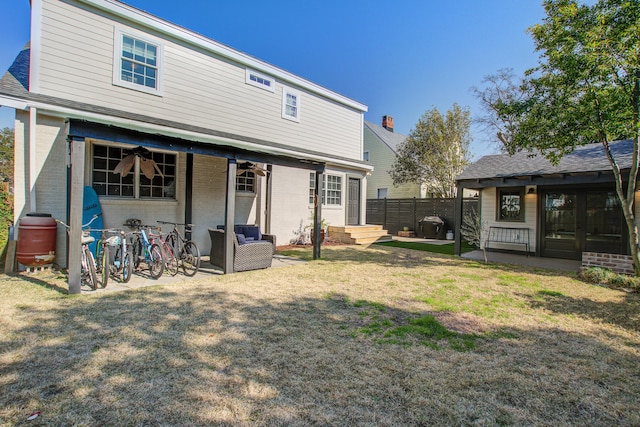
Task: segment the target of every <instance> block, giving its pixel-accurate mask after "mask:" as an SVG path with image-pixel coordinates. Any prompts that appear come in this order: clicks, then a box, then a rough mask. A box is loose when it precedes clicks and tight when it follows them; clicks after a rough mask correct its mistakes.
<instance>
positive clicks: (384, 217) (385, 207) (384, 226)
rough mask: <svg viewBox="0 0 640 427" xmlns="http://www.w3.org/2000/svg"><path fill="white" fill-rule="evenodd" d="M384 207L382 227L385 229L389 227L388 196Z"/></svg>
mask: <svg viewBox="0 0 640 427" xmlns="http://www.w3.org/2000/svg"><path fill="white" fill-rule="evenodd" d="M382 206H383V209H384V214H383V216H382V223H383V224H384V225H383V226H382V228H384V229H385V230H388V228H387V198H386V197H385V198H384V204H383V205H382Z"/></svg>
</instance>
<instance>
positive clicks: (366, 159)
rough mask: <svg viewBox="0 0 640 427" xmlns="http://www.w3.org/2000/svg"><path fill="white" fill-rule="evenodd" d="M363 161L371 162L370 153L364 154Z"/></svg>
mask: <svg viewBox="0 0 640 427" xmlns="http://www.w3.org/2000/svg"><path fill="white" fill-rule="evenodd" d="M362 160H364V161H365V162H368V161H369V152H368V151H365V152H364V153H362Z"/></svg>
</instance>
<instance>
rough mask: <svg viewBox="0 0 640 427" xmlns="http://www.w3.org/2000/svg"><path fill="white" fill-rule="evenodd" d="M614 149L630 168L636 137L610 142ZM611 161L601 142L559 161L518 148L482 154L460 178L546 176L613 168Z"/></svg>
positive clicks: (612, 149) (582, 147)
mask: <svg viewBox="0 0 640 427" xmlns="http://www.w3.org/2000/svg"><path fill="white" fill-rule="evenodd" d="M610 147H611V152H612V153H613V156H614V158H615V159H616V161H617V162H618V166H619V167H620V169H622V170H624V169H630V168H631V162H632V153H633V140H631V139H626V140H620V141H613V142H611V143H610ZM610 170H611V165H610V164H609V160H608V159H607V156H606V154H605V152H604V148H603V146H602V144H600V143H594V144H587V145H583V146H580V147H576V149H575V150H574V151H573V152H571V153H569V154H566V155H565V156H564V157H562V159H561V160H560V162H559V163H558V164H557V165H553V164H552V163H551V162H550V161H549V160H547V159H546V158H545V157H544V156H543V155H541V154H540V153H539V152H534V153H530V152H518V153H516V154H514V155H509V154H493V155H488V156H484V157H482V158H480V160H478V161H477V162H475V163H473V164H471V165H469V166H468V167H467V168H466V169H465V170H464V171H463V172H462V173H461V174H460V175H458V177H457V178H456V180H457V181H463V180H476V179H490V178H513V177H519V176H543V175H555V174H572V173H574V174H575V173H586V172H600V171H610Z"/></svg>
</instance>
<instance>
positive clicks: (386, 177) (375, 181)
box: [364, 116, 427, 199]
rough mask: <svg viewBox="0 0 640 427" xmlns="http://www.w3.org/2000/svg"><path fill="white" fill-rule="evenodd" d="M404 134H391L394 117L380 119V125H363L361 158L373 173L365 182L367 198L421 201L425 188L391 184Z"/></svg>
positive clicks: (424, 195) (404, 137) (366, 122)
mask: <svg viewBox="0 0 640 427" xmlns="http://www.w3.org/2000/svg"><path fill="white" fill-rule="evenodd" d="M406 138H407V137H406V135H402V134H400V133H397V132H394V128H393V117H391V116H383V117H382V125H376V124H375V123H371V122H369V121H365V122H364V159H365V160H366V161H368V162H369V163H370V164H371V165H372V166H373V167H374V170H373V172H372V173H371V176H370V177H369V178H368V179H367V199H404V198H413V197H416V198H424V197H427V192H426V189H425V186H424V185H418V184H413V183H408V184H402V185H398V186H394V185H393V179H392V178H391V175H390V174H389V171H390V170H391V169H392V167H393V163H394V161H395V159H396V156H397V155H398V147H399V146H400V144H402V143H403V142H404V140H405V139H406Z"/></svg>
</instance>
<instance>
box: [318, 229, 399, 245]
mask: <svg viewBox="0 0 640 427" xmlns="http://www.w3.org/2000/svg"><path fill="white" fill-rule="evenodd" d="M328 232H329V237H330V238H331V239H332V240H336V241H338V242H342V243H347V244H351V245H370V244H372V243H375V242H387V241H390V240H393V237H392V236H391V235H390V234H389V233H388V232H387V230H384V229H383V228H382V226H381V225H374V224H367V225H347V226H344V227H336V226H330V227H329V229H328Z"/></svg>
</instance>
